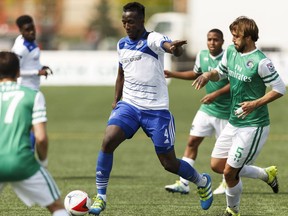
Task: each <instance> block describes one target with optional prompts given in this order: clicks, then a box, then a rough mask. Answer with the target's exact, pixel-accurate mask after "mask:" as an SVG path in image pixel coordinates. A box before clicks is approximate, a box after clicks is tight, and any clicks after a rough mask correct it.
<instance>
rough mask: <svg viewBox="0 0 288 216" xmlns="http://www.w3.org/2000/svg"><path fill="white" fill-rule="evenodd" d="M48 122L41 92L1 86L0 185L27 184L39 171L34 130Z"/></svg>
mask: <svg viewBox="0 0 288 216" xmlns="http://www.w3.org/2000/svg"><path fill="white" fill-rule="evenodd" d="M46 121H47V117H46V105H45V99H44V96H43V94H42V93H41V92H39V91H35V90H32V89H30V88H27V87H24V86H20V85H19V84H17V83H16V82H2V83H0V131H1V139H0V149H1V151H0V182H4V181H19V180H23V179H26V178H28V177H30V176H32V175H33V174H34V173H36V172H37V171H38V170H39V164H38V162H37V161H36V159H35V155H34V152H32V151H31V141H30V130H31V128H32V125H34V124H38V123H41V122H46Z"/></svg>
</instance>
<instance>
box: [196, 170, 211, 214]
mask: <svg viewBox="0 0 288 216" xmlns="http://www.w3.org/2000/svg"><path fill="white" fill-rule="evenodd" d="M202 175H203V176H205V177H206V178H207V183H206V185H205V186H204V187H198V194H199V197H200V204H201V207H202V209H204V210H207V209H209V208H210V206H211V205H212V202H213V194H212V189H211V187H212V184H211V182H212V181H211V177H210V176H209V175H208V174H207V173H203V174H202Z"/></svg>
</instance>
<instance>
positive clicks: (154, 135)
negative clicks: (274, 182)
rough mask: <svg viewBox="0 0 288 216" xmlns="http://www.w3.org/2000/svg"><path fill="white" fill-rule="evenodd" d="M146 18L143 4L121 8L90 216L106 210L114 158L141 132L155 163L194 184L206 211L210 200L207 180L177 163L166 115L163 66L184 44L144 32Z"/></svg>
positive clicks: (171, 126) (169, 117) (171, 127)
mask: <svg viewBox="0 0 288 216" xmlns="http://www.w3.org/2000/svg"><path fill="white" fill-rule="evenodd" d="M144 19H145V7H144V6H143V5H142V4H140V3H138V2H131V3H128V4H126V5H125V6H124V7H123V13H122V24H123V27H124V29H125V30H126V33H127V35H128V36H127V37H125V38H122V39H120V41H119V42H118V46H117V47H118V56H119V68H118V76H117V79H116V86H115V96H114V101H113V103H112V108H113V110H112V113H111V115H110V118H109V120H108V126H107V128H106V132H105V135H104V139H103V142H102V147H101V150H100V152H99V154H98V161H97V168H96V185H97V196H95V197H94V203H93V205H92V206H91V208H90V211H89V213H90V214H94V215H99V214H100V213H101V212H102V211H103V210H104V209H105V207H106V190H107V186H108V181H109V176H110V173H111V170H112V164H113V153H114V151H115V149H116V148H117V147H118V146H119V145H120V144H121V143H122V142H123V141H124V140H126V139H130V138H132V137H133V135H134V134H135V133H136V132H137V131H138V129H139V128H142V129H143V131H144V132H145V133H146V135H147V136H148V137H150V138H151V140H152V142H153V144H154V147H155V151H156V153H157V156H158V159H159V160H160V162H161V164H162V166H163V167H164V168H165V169H166V170H167V171H169V172H171V173H174V174H178V175H179V176H181V177H183V178H185V179H188V180H189V181H191V182H193V183H194V184H195V185H197V187H198V193H199V196H200V204H201V207H202V208H203V209H204V210H207V209H208V208H209V207H210V206H211V204H212V201H213V196H212V191H211V178H210V176H209V175H208V174H206V173H204V174H199V173H198V172H197V171H196V170H195V169H194V168H193V167H192V166H190V165H189V164H188V163H187V162H186V161H183V160H181V159H177V158H176V155H175V151H174V140H175V126H174V118H173V116H172V114H171V113H170V111H169V97H168V89H167V84H166V80H165V76H164V73H163V70H164V62H163V61H164V54H165V52H167V53H170V54H173V55H174V56H180V55H181V54H182V52H183V49H182V45H184V44H186V41H183V40H179V41H171V40H170V39H169V38H168V37H166V36H163V35H161V34H159V33H157V32H147V31H146V30H145V27H144ZM121 99H122V100H121ZM135 214H136V212H135Z"/></svg>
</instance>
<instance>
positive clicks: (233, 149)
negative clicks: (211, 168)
mask: <svg viewBox="0 0 288 216" xmlns="http://www.w3.org/2000/svg"><path fill="white" fill-rule="evenodd" d="M269 131H270V126H269V125H268V126H265V127H244V128H238V127H234V126H232V125H231V124H230V123H228V124H227V125H226V127H225V128H224V130H223V131H222V133H221V135H220V136H219V137H218V139H217V141H216V143H215V146H214V149H213V151H212V155H211V156H212V157H213V158H227V163H228V164H229V165H230V166H231V167H234V168H241V167H243V166H244V165H245V164H248V165H249V164H253V163H254V161H255V159H256V158H257V156H258V155H259V153H260V151H261V149H262V148H263V146H264V143H265V142H266V140H267V138H268V134H269Z"/></svg>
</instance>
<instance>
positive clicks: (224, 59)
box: [215, 49, 228, 80]
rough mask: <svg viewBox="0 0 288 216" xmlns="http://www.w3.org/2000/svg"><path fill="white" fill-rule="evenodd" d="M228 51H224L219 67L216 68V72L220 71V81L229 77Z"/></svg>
mask: <svg viewBox="0 0 288 216" xmlns="http://www.w3.org/2000/svg"><path fill="white" fill-rule="evenodd" d="M227 50H228V49H227ZM227 50H225V51H224V53H223V57H222V59H221V61H220V62H219V64H218V66H217V67H216V68H215V70H216V71H218V75H219V80H223V79H226V78H227V77H228V70H227Z"/></svg>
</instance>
